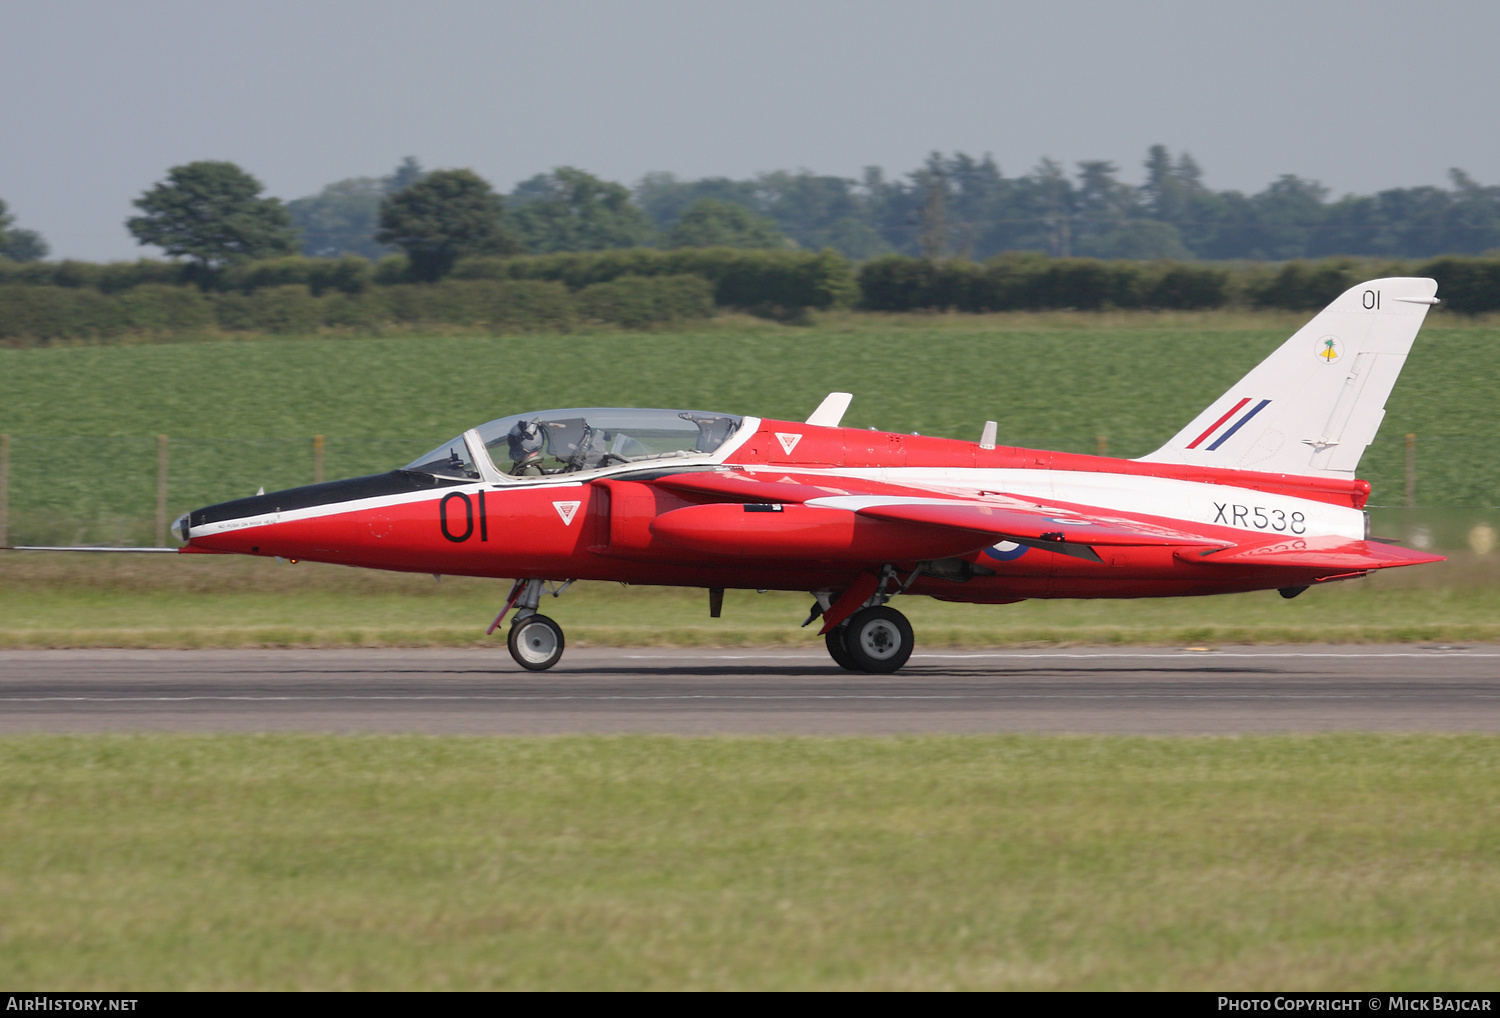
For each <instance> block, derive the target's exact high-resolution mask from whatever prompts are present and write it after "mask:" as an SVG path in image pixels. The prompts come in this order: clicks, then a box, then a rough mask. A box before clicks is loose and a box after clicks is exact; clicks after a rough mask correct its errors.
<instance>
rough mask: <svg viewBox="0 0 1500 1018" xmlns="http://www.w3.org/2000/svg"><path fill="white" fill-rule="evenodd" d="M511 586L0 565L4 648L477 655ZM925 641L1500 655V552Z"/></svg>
mask: <svg viewBox="0 0 1500 1018" xmlns="http://www.w3.org/2000/svg"><path fill="white" fill-rule="evenodd" d="M505 590H506V585H505V584H504V583H502V582H500V581H494V580H474V579H464V578H458V577H445V578H444V579H443V581H442V582H441V583H435V582H434V581H433V580H432V578H431V577H430V576H425V575H424V576H410V575H400V574H390V573H378V572H370V571H364V570H355V569H346V568H342V567H338V566H320V565H316V564H313V563H300V564H298V565H295V566H292V565H283V566H278V565H277V564H276V563H275V562H273V561H267V560H263V559H248V558H244V559H242V558H219V557H212V558H210V557H208V556H186V557H178V556H165V555H163V556H149V557H148V556H89V557H86V558H85V557H79V556H58V555H44V554H37V555H31V554H25V555H22V554H9V555H5V556H0V648H4V647H89V646H104V647H283V646H360V647H380V646H409V647H420V646H475V645H490V646H494V647H495V648H496V653H497V657H496V666H497V667H503V668H509V667H512V666H511V663H510V659H509V658H508V657H507V656H506V655H505V653H504V651H503V645H504V642H505V641H504V633H505V631H504V630H503V629H502V630H499V631H498V632H497V634H496V635H495V636H492V637H486V636H485V635H484V630H485V628H486V627H487V626H488V625H489V623H490V621H491V620H492V619H493V618H494V615H495V612H496V611H498V610H499V607H500V604H501V603H502V601H503V599H504V595H505ZM809 603H810V598H809V597H808V596H807V595H805V594H788V593H776V592H772V593H768V594H764V595H761V594H756V593H754V592H752V591H728V592H727V594H726V596H725V606H724V617H723V618H720V619H711V618H709V617H708V605H707V597H706V596H705V594H704V592H703V591H701V590H686V589H679V588H641V587H631V588H624V589H622V588H620V587H618V586H616V585H614V584H602V583H595V584H577V585H575V586H574V587H573V588H572V589H570V590H569V591H567V592H566V593H565V594H564V595H563V596H562V597H561V598H559V599H557V600H551V599H548V600H546V601H545V602H544V603H543V605H542V611H543V612H544V613H546V614H548V615H551V616H552V617H553V618H555V619H557V620H558V622H559V623H561V624H562V626H563V628H564V630H565V631H566V633H567V638H568V642H569V645H570V646H575V647H576V646H584V645H590V644H592V645H595V646H599V645H604V646H643V645H657V646H660V645H676V646H703V645H707V646H746V645H751V646H754V645H776V644H790V645H804V644H805V645H807V646H809V647H815V648H819V649H821V647H822V640H821V639H820V638H819V637H818V636H817V627H816V626H811V627H809V628H807V629H799V628H798V624H799V623H800V622H801V621H802V619H803V618H805V617H806V615H807V608H808V605H809ZM897 604H898V606H899V607H900V609H901V610H902V612H904V613H906V614H907V616H908V617H909V618H910V619H911V621H912V625H913V627H914V628H915V630H916V635H917V641H918V645H919V647H921V648H925V649H931V648H934V647H942V646H971V647H972V646H1007V645H1009V646H1016V645H1041V644H1050V645H1056V644H1116V643H1132V644H1164V645H1179V646H1181V645H1196V644H1230V643H1304V642H1334V643H1391V642H1413V641H1436V642H1443V643H1461V642H1473V641H1484V642H1500V555H1489V556H1484V557H1476V556H1473V555H1459V556H1456V557H1455V558H1454V559H1453V560H1451V561H1449V562H1446V563H1443V564H1441V565H1437V566H1430V567H1423V568H1420V569H1410V570H1401V571H1395V572H1391V573H1386V574H1383V575H1377V576H1373V577H1370V578H1368V579H1364V580H1357V581H1352V582H1344V583H1334V584H1329V585H1328V586H1326V587H1322V588H1318V589H1316V590H1310V591H1308V592H1307V593H1305V594H1303V595H1302V596H1301V597H1299V598H1297V599H1295V600H1292V601H1287V600H1284V599H1283V598H1281V597H1279V596H1277V594H1276V593H1275V592H1274V591H1262V592H1258V593H1253V594H1234V595H1226V596H1222V597H1209V598H1202V597H1200V598H1162V599H1147V600H1136V601H1028V602H1023V603H1021V604H1011V605H963V604H945V603H942V602H938V601H934V600H931V599H930V598H921V597H911V598H901V599H899V601H898V602H897Z"/></svg>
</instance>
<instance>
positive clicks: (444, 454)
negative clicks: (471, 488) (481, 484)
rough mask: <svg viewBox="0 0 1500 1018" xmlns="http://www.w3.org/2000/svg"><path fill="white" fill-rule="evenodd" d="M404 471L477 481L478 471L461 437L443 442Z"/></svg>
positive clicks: (407, 466) (411, 463) (419, 457)
mask: <svg viewBox="0 0 1500 1018" xmlns="http://www.w3.org/2000/svg"><path fill="white" fill-rule="evenodd" d="M406 469H407V470H420V471H421V472H422V473H424V474H437V475H438V476H439V477H461V478H463V479H464V480H469V481H477V480H479V470H478V468H476V467H475V466H474V458H473V457H472V456H470V455H469V446H468V443H467V442H465V441H464V436H462V435H459V436H458V437H457V438H455V439H451V440H449V441H447V442H444V443H443V444H442V445H440V446H438V447H437V448H436V449H434V450H432V452H430V453H428V454H427V455H425V456H418V457H417V458H416V459H415V460H413V461H412V462H410V463H408V464H407V465H406Z"/></svg>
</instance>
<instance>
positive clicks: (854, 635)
mask: <svg viewBox="0 0 1500 1018" xmlns="http://www.w3.org/2000/svg"><path fill="white" fill-rule="evenodd" d="M823 639H824V641H825V643H826V645H827V647H828V656H829V657H831V658H833V660H834V661H835V662H836V663H837V664H838V665H839V666H840V667H841V668H846V669H848V670H849V671H851V672H876V673H889V672H894V671H896V670H897V669H898V668H900V667H901V666H902V665H904V664H906V661H907V659H908V658H909V657H911V651H912V647H913V645H914V644H915V639H914V637H913V636H912V631H911V623H910V622H908V621H906V616H905V615H902V614H901V613H900V612H898V611H897V610H896V609H894V608H887V607H886V606H885V605H877V606H874V607H870V608H862V609H860V610H859V611H857V612H855V613H854V614H853V615H852V616H851V617H850V618H849V621H848V622H846V623H844V624H843V625H841V626H835V627H834V628H832V629H830V630H829V631H828V632H827V633H826V634H825V635H824V637H823Z"/></svg>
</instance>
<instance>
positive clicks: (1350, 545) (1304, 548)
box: [1194, 537, 1443, 572]
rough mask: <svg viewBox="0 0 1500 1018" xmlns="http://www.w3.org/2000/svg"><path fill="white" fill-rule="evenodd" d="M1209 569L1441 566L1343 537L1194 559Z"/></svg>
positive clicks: (1288, 541)
mask: <svg viewBox="0 0 1500 1018" xmlns="http://www.w3.org/2000/svg"><path fill="white" fill-rule="evenodd" d="M1194 561H1198V562H1206V563H1208V564H1210V565H1224V566H1280V567H1283V568H1295V569H1316V570H1324V569H1326V570H1328V571H1330V572H1353V571H1364V570H1367V569H1389V568H1391V567H1393V566H1415V565H1421V564H1423V563H1424V562H1442V561H1443V556H1441V555H1429V554H1428V553H1427V552H1423V551H1415V550H1413V549H1411V548H1403V547H1401V546H1400V545H1396V544H1383V543H1381V542H1379V541H1351V540H1350V539H1349V538H1347V537H1305V538H1304V537H1292V538H1279V539H1273V540H1269V541H1265V542H1261V543H1256V544H1238V545H1235V546H1234V547H1233V548H1225V549H1223V550H1222V551H1211V552H1206V553H1204V554H1203V555H1202V556H1201V557H1198V558H1196V559H1194Z"/></svg>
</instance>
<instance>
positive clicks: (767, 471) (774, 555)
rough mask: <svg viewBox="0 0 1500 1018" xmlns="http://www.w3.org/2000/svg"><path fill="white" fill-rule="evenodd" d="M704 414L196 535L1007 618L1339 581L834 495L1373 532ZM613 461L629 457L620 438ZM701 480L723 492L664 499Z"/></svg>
mask: <svg viewBox="0 0 1500 1018" xmlns="http://www.w3.org/2000/svg"><path fill="white" fill-rule="evenodd" d="M555 413H558V414H561V413H564V412H562V411H559V412H555ZM576 413H580V414H582V413H584V412H583V411H579V412H576ZM621 413H625V412H623V411H622V412H621ZM640 413H644V412H640ZM679 416H683V417H685V418H686V417H687V415H686V414H680V415H679ZM699 418H702V419H701V420H700V419H699ZM518 419H519V418H518ZM580 419H581V418H580ZM687 419H690V420H693V421H696V422H697V424H696V426H697V427H698V428H700V429H701V430H702V432H703V434H705V435H709V434H710V433H711V432H713V429H714V428H715V427H718V428H719V431H721V432H724V431H727V432H728V433H727V434H719V433H713V435H712V437H713V442H710V443H702V442H700V445H711V446H712V447H711V448H703V449H693V448H685V449H676V450H673V451H672V452H671V454H670V456H666V455H663V456H661V457H658V458H652V457H651V456H650V455H630V454H629V453H609V452H604V453H602V454H601V455H600V456H599V457H598V458H596V459H595V460H593V461H588V462H584V461H582V460H579V461H578V463H577V466H578V469H572V468H559V469H558V470H557V472H553V473H547V472H541V473H534V474H522V475H519V476H518V475H515V474H512V473H510V472H509V471H507V470H505V469H503V468H504V467H505V466H507V465H509V463H508V462H506V461H503V457H501V456H500V455H499V454H498V453H496V450H497V449H502V448H506V446H504V445H503V444H502V438H501V437H500V436H486V435H485V434H483V433H482V429H477V430H476V431H472V432H468V433H466V435H465V436H461V437H460V438H459V439H455V440H454V442H453V443H450V446H451V449H450V452H449V453H448V455H449V456H450V457H452V461H453V464H454V469H453V470H452V471H451V472H450V473H447V474H444V473H441V472H427V471H424V470H421V469H412V468H407V469H404V470H399V471H393V472H392V473H390V474H382V475H374V476H372V477H366V478H356V479H353V480H348V481H336V482H332V483H329V484H322V485H313V486H310V487H305V488H295V489H289V490H286V491H279V492H273V493H270V494H265V495H257V496H255V497H251V498H245V499H238V500H235V501H231V502H224V503H219V504H217V505H212V506H207V507H204V508H202V509H199V510H195V511H194V512H192V513H191V514H189V515H188V516H187V517H184V519H183V520H182V521H179V528H180V529H185V530H186V543H185V547H184V548H183V551H187V552H203V553H235V554H247V555H260V556H277V557H281V558H286V559H300V560H307V561H316V562H329V563H337V564H341V565H349V566H360V567H366V568H374V569H389V570H401V571H410V572H424V573H437V574H447V575H466V576H489V577H547V578H556V579H591V580H614V581H621V582H626V583H632V584H665V585H682V586H701V587H710V588H725V587H734V588H753V589H781V590H802V591H809V590H811V591H819V590H839V589H842V588H844V587H846V586H847V585H849V584H850V583H851V582H852V580H853V578H854V577H856V576H858V575H859V574H861V573H864V572H868V571H870V570H871V569H872V568H879V567H881V566H882V565H886V564H889V565H891V566H893V567H895V568H896V569H898V570H900V571H903V572H915V573H916V574H917V575H916V576H915V578H914V579H913V580H912V581H911V585H910V587H909V588H908V593H913V594H929V595H932V596H934V597H939V598H942V599H945V600H957V601H975V602H1006V601H1015V600H1020V599H1025V598H1052V597H1149V596H1172V595H1187V594H1209V593H1225V592H1232V591H1242V590H1252V589H1274V588H1294V587H1300V586H1305V585H1308V584H1311V583H1313V582H1316V581H1318V580H1322V579H1328V578H1333V577H1334V576H1337V575H1339V574H1338V573H1337V572H1336V571H1333V572H1331V571H1330V570H1329V569H1328V568H1326V567H1323V568H1315V569H1314V568H1304V567H1295V566H1289V567H1285V568H1283V567H1279V566H1278V567H1270V568H1268V567H1266V566H1264V565H1257V566H1235V565H1224V564H1208V563H1206V562H1204V561H1202V560H1201V555H1202V549H1201V548H1200V547H1197V546H1196V545H1195V544H1194V543H1193V542H1192V541H1186V542H1182V543H1181V544H1176V545H1174V544H1170V543H1166V544H1157V545H1153V546H1142V547H1099V548H1097V549H1096V550H1097V552H1098V554H1097V556H1095V557H1094V559H1089V558H1081V557H1078V556H1075V555H1069V554H1063V553H1059V552H1054V551H1051V550H1048V549H1047V548H1046V547H1039V546H1037V545H1036V544H1034V543H1033V544H1022V543H1016V542H1012V541H991V542H984V541H981V540H980V539H978V538H976V537H975V536H974V535H973V534H972V533H955V532H952V531H950V530H946V529H943V528H936V527H930V526H927V527H924V526H920V525H915V524H903V523H893V522H889V521H883V520H878V519H866V518H864V517H860V516H857V515H855V514H853V513H850V512H848V511H846V510H843V509H840V508H836V507H835V508H829V507H826V506H824V505H819V504H818V501H817V499H818V498H819V497H826V498H836V497H840V496H851V497H852V496H860V495H862V494H865V493H867V492H869V491H872V490H876V489H878V490H881V491H889V490H891V489H892V488H895V489H909V490H910V491H911V492H913V493H916V494H918V495H920V494H924V493H926V494H933V493H938V494H952V495H955V496H961V497H963V498H966V499H980V500H991V501H993V502H994V503H995V504H996V505H1007V504H1009V505H1017V506H1023V505H1024V506H1026V507H1028V508H1029V509H1031V510H1036V509H1046V510H1047V511H1054V510H1055V515H1056V518H1057V519H1058V520H1060V521H1061V522H1060V523H1059V524H1058V526H1059V527H1060V528H1062V527H1069V529H1074V528H1072V527H1071V524H1072V523H1073V520H1072V519H1071V514H1072V513H1082V512H1083V511H1085V510H1087V511H1088V512H1090V513H1095V514H1097V513H1099V512H1100V511H1107V512H1108V513H1111V514H1114V515H1115V516H1116V517H1118V518H1120V519H1123V520H1127V521H1131V522H1135V523H1138V524H1140V525H1142V526H1167V525H1170V526H1172V527H1175V528H1177V530H1182V529H1184V528H1186V529H1187V530H1189V531H1190V532H1191V533H1192V534H1193V535H1197V536H1198V537H1201V539H1202V541H1201V542H1199V543H1206V542H1216V544H1215V545H1214V546H1215V547H1223V546H1225V545H1239V544H1243V543H1245V542H1247V541H1267V540H1274V539H1284V540H1285V541H1288V542H1298V541H1308V540H1312V539H1318V538H1346V539H1351V540H1359V539H1363V538H1364V537H1366V536H1367V534H1366V526H1367V522H1366V516H1365V514H1364V512H1363V511H1362V509H1363V507H1364V505H1365V501H1366V499H1367V498H1368V494H1369V486H1368V484H1366V483H1365V482H1363V481H1357V480H1349V481H1344V480H1339V479H1332V478H1326V477H1324V478H1314V477H1295V476H1289V475H1285V474H1260V473H1255V472H1251V471H1240V470H1225V469H1216V468H1210V467H1200V466H1186V465H1181V464H1164V463H1143V462H1139V461H1134V460H1120V459H1112V458H1109V457H1100V456H1085V455H1077V454H1070V453H1057V452H1045V451H1038V450H1031V449H1021V448H1014V447H1005V446H1000V447H996V448H985V447H982V446H981V445H980V444H978V443H973V442H964V441H958V440H952V439H942V438H932V437H926V436H918V435H901V434H894V433H888V432H877V431H864V430H858V429H852V428H841V427H820V426H816V425H809V424H802V423H794V422H788V421H774V420H763V419H758V418H753V417H746V418H732V417H729V416H728V415H699V417H698V418H687ZM504 420H505V421H510V420H512V419H510V418H507V419H504ZM569 420H570V421H571V420H572V419H571V418H570V419H569ZM705 421H733V422H735V424H734V425H733V426H732V427H730V426H728V425H717V424H712V423H704V422H705ZM486 427H487V426H486ZM558 427H561V426H560V425H559V426H558ZM515 430H516V429H515V428H512V430H511V441H510V445H509V447H508V448H509V453H508V454H509V455H511V456H515V457H516V460H515V461H514V462H516V463H517V464H522V465H521V466H517V467H515V468H514V469H518V470H519V469H523V468H524V462H523V460H524V458H525V457H526V456H531V455H535V450H534V449H530V448H528V447H527V445H526V443H525V441H521V442H519V443H518V442H517V440H516V439H515ZM600 434H602V435H603V437H604V438H606V439H608V438H610V437H611V436H610V433H609V432H608V431H602V430H601V431H600ZM524 437H525V436H523V438H524ZM592 438H593V441H594V443H595V444H596V445H597V446H598V447H599V448H604V445H603V444H600V440H599V438H598V436H597V435H594V436H592ZM575 444H577V443H575ZM614 446H615V447H616V448H626V447H625V446H622V444H621V442H620V441H619V440H618V439H617V440H615V442H614ZM632 447H633V446H632ZM440 448H441V447H440ZM460 461H462V462H460ZM414 466H415V465H414ZM695 474H701V475H704V476H705V477H708V478H712V479H714V483H716V484H718V485H719V489H722V490H717V489H716V490H715V491H713V492H712V493H708V494H706V493H705V492H704V491H703V490H698V489H696V488H691V487H684V486H681V485H679V486H676V487H674V486H672V485H671V484H670V483H661V482H663V479H664V478H665V479H666V480H667V481H670V479H671V478H672V477H674V476H676V477H682V476H691V475H695ZM736 478H743V479H747V480H754V481H757V482H773V483H778V484H782V485H785V491H786V492H787V493H788V497H787V500H786V503H785V504H784V505H783V504H780V503H769V504H768V503H767V502H766V499H765V497H764V495H757V496H755V497H754V498H748V497H747V498H744V499H737V497H736V495H735V488H734V485H735V480H736ZM721 479H722V480H721ZM809 502H811V503H813V504H811V505H809V504H807V503H809ZM683 510H693V511H692V512H690V513H685V512H683ZM674 514H675V515H674ZM1082 527H1083V524H1081V523H1080V524H1078V528H1082ZM1077 533H1078V534H1080V535H1082V536H1072V535H1071V534H1070V536H1069V537H1068V540H1070V541H1078V542H1081V543H1087V531H1086V530H1084V529H1078V530H1077ZM919 565H920V566H923V567H924V568H921V569H918V566H919Z"/></svg>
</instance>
